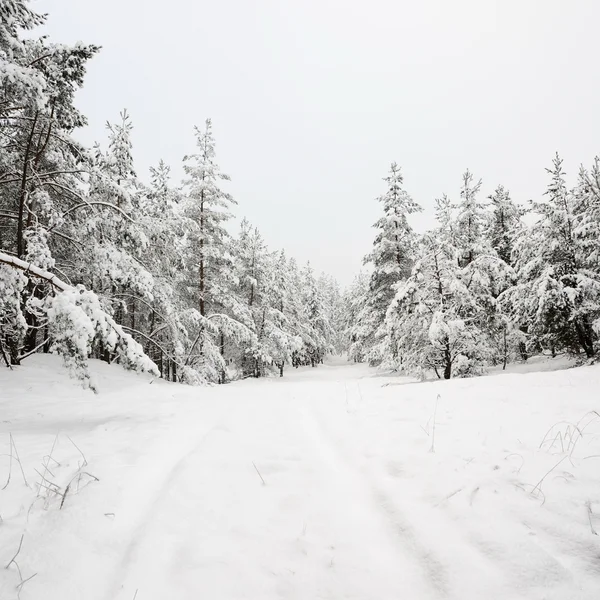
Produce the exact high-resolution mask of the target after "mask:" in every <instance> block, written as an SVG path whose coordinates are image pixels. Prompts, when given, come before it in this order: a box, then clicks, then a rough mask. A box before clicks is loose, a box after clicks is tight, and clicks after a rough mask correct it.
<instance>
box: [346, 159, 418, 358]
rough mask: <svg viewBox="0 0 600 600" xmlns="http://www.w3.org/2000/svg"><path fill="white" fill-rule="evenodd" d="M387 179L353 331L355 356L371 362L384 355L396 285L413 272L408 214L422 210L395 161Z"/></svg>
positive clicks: (367, 259) (412, 242)
mask: <svg viewBox="0 0 600 600" xmlns="http://www.w3.org/2000/svg"><path fill="white" fill-rule="evenodd" d="M384 181H385V182H386V184H387V191H386V193H385V194H383V195H382V196H380V197H379V198H378V201H379V202H380V203H381V204H382V206H383V216H382V217H381V218H380V219H379V220H378V221H377V222H376V223H375V225H374V227H375V228H376V229H377V230H378V233H377V236H376V237H375V241H374V243H373V250H372V251H371V252H370V253H369V254H368V255H367V256H366V257H365V260H364V262H365V264H367V265H371V267H372V272H371V279H370V283H369V292H368V296H367V301H366V303H365V305H364V308H363V310H362V311H361V312H360V314H359V318H358V324H357V327H356V330H355V333H354V336H355V338H356V341H355V342H354V348H355V349H354V355H355V356H364V357H366V359H367V360H368V361H369V363H370V364H378V363H380V362H381V360H382V358H383V357H382V353H383V352H384V350H383V349H384V347H385V330H384V328H383V324H384V321H385V314H386V311H387V309H388V307H389V305H390V303H391V301H392V299H393V297H394V293H395V291H394V286H395V285H396V284H397V283H398V282H400V281H402V280H403V279H406V277H408V275H409V274H410V269H411V266H412V260H413V248H414V234H413V231H412V228H411V227H410V225H409V223H408V218H407V217H408V215H410V214H412V213H415V212H417V211H420V210H421V208H420V207H419V205H418V204H416V203H415V202H414V201H413V200H412V198H411V197H410V196H409V195H408V193H407V192H406V191H405V190H404V188H403V183H404V180H403V177H402V173H401V171H400V167H399V166H398V165H397V164H396V163H392V165H391V167H390V173H389V175H388V176H387V177H386V178H385V179H384Z"/></svg>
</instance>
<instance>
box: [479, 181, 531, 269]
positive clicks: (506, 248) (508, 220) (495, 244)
mask: <svg viewBox="0 0 600 600" xmlns="http://www.w3.org/2000/svg"><path fill="white" fill-rule="evenodd" d="M489 199H490V203H491V208H492V214H491V217H490V221H489V226H488V231H487V236H488V238H489V243H490V245H491V247H492V249H493V250H494V251H495V252H496V254H497V255H498V257H499V258H501V259H502V260H503V261H504V262H505V263H506V264H508V265H512V263H513V258H512V251H513V248H514V245H515V241H516V240H517V239H518V237H519V235H520V234H521V230H522V226H523V223H522V221H521V219H522V217H523V215H524V214H525V211H524V210H523V209H522V208H521V207H519V206H517V204H515V202H514V201H513V199H512V198H511V197H510V193H509V191H508V190H507V189H505V188H504V186H502V185H499V186H498V187H497V188H496V189H495V191H494V193H493V194H492V195H491V196H490V197H489Z"/></svg>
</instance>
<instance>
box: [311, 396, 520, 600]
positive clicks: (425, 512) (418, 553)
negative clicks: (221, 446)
mask: <svg viewBox="0 0 600 600" xmlns="http://www.w3.org/2000/svg"><path fill="white" fill-rule="evenodd" d="M342 394H344V391H343V390H340V388H339V387H338V388H334V394H333V396H332V397H330V398H329V399H328V401H327V402H326V403H323V402H319V403H315V402H310V403H308V406H307V407H306V409H305V416H306V419H307V420H308V421H312V422H314V427H313V429H314V430H315V431H318V432H319V437H320V440H319V444H320V445H322V446H324V447H328V454H329V455H330V456H332V457H333V458H332V461H334V463H337V464H341V465H344V467H345V468H347V469H350V470H351V471H352V472H353V476H354V477H355V478H356V479H357V480H359V481H360V482H361V484H362V486H363V487H364V488H366V489H368V490H369V493H370V494H371V500H372V505H373V507H374V511H376V512H378V513H379V514H380V516H381V518H382V519H383V520H384V521H385V522H386V523H387V526H388V530H389V531H391V532H393V533H394V535H393V538H394V539H395V541H396V544H397V545H398V548H399V550H400V551H402V552H403V553H404V554H407V555H408V556H410V559H411V561H412V562H414V563H416V564H417V567H418V569H419V571H420V573H421V575H422V578H423V579H424V580H425V581H427V583H428V586H429V588H430V590H431V592H432V594H433V597H434V598H455V599H456V600H466V599H467V598H469V599H470V598H473V599H477V600H479V598H481V597H484V596H486V597H491V598H498V599H503V598H505V597H506V591H504V590H503V588H504V586H505V584H506V581H505V578H503V576H502V575H503V574H502V573H500V572H499V570H498V565H497V564H495V563H493V562H492V561H490V560H489V556H486V555H485V554H484V553H482V552H481V551H480V549H478V548H477V547H476V546H475V545H474V544H472V543H469V540H467V539H465V537H464V535H463V532H462V531H461V530H458V529H457V528H456V527H455V525H454V524H453V523H451V522H449V521H448V520H447V519H444V518H443V516H442V515H440V514H439V513H438V512H436V511H433V510H432V509H431V508H429V507H427V506H424V505H421V506H419V513H418V514H413V510H414V507H410V506H408V505H404V506H403V504H404V503H403V502H402V501H399V499H398V498H397V494H394V493H393V492H392V491H391V490H390V489H389V487H388V486H387V485H386V483H385V480H384V478H383V476H380V477H377V476H376V475H375V474H374V473H373V472H365V471H363V470H361V469H360V468H359V467H358V466H357V463H358V461H357V460H353V459H352V458H351V452H349V451H348V450H347V448H344V446H346V445H347V444H348V442H351V441H352V440H353V439H360V438H359V436H357V435H356V432H353V425H352V423H353V421H352V418H350V419H349V418H348V416H347V415H346V414H345V412H346V411H345V410H344V408H343V407H344V405H345V399H342ZM338 398H339V401H338ZM322 406H327V407H330V409H331V414H329V415H328V417H327V418H325V416H324V414H323V412H324V411H323V409H322V408H318V407H322ZM331 407H334V408H331ZM329 421H334V422H336V423H346V424H347V425H348V427H347V429H348V431H344V437H343V439H336V438H335V437H334V435H332V433H331V430H330V428H329V427H328V425H327V422H329ZM411 483H414V484H416V483H417V482H416V481H415V482H411V481H410V480H407V484H408V485H410V484H411ZM407 491H408V490H407ZM415 523H416V524H417V526H415V525H414V524H415ZM420 528H424V530H423V531H422V530H421V529H420ZM432 542H433V543H432ZM436 545H438V547H437V548H436ZM441 548H444V551H443V552H440V549H441ZM448 548H452V549H455V550H456V552H455V553H452V552H451V553H450V554H449V553H448ZM456 561H458V563H456ZM419 598H420V597H419ZM517 598H518V596H515V595H514V592H513V593H512V595H511V599H513V600H517Z"/></svg>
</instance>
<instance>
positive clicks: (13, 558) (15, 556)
mask: <svg viewBox="0 0 600 600" xmlns="http://www.w3.org/2000/svg"><path fill="white" fill-rule="evenodd" d="M24 537H25V534H24V533H23V534H21V540H20V541H19V547H18V548H17V552H16V554H15V555H14V556H13V557H12V558H11V559H10V561H9V563H8V564H7V565H6V567H4V568H5V569H8V568H9V567H10V565H12V564H13V563H15V565H16V564H17V562H16V560H15V559H16V558H17V556H19V552H21V546H22V545H23V538H24Z"/></svg>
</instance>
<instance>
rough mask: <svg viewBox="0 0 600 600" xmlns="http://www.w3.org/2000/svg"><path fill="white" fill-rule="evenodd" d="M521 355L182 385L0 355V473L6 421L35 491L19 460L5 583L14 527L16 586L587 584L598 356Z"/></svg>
mask: <svg viewBox="0 0 600 600" xmlns="http://www.w3.org/2000/svg"><path fill="white" fill-rule="evenodd" d="M536 365H537V367H538V368H539V371H540V372H531V373H507V374H503V375H493V376H488V377H480V378H476V379H463V380H455V381H449V382H427V383H413V382H412V381H411V380H409V379H403V378H399V377H391V376H386V375H381V374H378V373H376V372H375V371H373V370H371V369H369V368H367V367H365V366H363V365H348V364H344V363H343V361H337V362H336V363H335V364H328V365H324V366H319V367H318V368H316V369H311V368H304V369H298V370H294V369H288V370H287V371H286V375H285V377H284V378H283V379H279V378H270V379H262V380H246V381H243V382H239V383H235V384H231V385H227V386H217V387H213V388H193V387H186V386H182V385H177V384H170V383H166V382H164V381H161V380H157V379H154V380H153V379H152V378H151V377H150V376H142V375H136V374H133V373H129V372H125V371H122V370H121V369H119V368H118V367H114V366H109V365H106V364H103V363H99V362H93V364H92V369H93V371H94V375H95V377H96V380H97V381H98V386H99V389H100V393H99V394H98V395H94V394H93V393H92V392H90V391H89V390H82V389H81V388H80V387H79V385H78V383H77V382H75V381H71V380H69V379H68V377H67V376H66V374H65V372H64V369H63V367H62V366H61V363H60V361H59V360H58V359H57V358H56V357H53V356H41V355H38V356H34V357H31V358H30V359H28V360H27V361H25V363H24V365H23V366H22V367H18V368H16V369H15V370H14V371H9V370H8V369H5V368H3V369H0V487H1V486H3V485H4V484H5V483H6V479H7V477H8V474H9V467H10V458H9V457H10V454H11V446H10V435H11V434H12V439H13V440H14V447H15V448H16V450H17V452H18V453H19V457H20V459H21V463H22V466H23V470H24V474H25V478H26V480H27V482H28V484H29V486H30V487H27V486H26V485H25V483H24V482H23V476H22V474H21V471H20V468H19V464H18V463H17V462H15V461H14V460H13V463H12V470H10V473H11V478H10V481H9V483H8V485H7V486H6V488H5V489H3V490H2V491H0V516H1V517H2V521H1V522H0V598H1V599H2V600H12V599H13V598H17V597H18V591H17V589H16V586H17V585H18V583H19V581H21V579H20V576H19V573H18V571H17V569H16V567H15V564H14V563H13V564H11V566H10V567H9V568H8V569H5V568H4V567H5V566H6V565H7V564H8V563H9V561H10V560H11V558H12V557H13V555H14V554H15V553H16V552H17V548H18V546H19V540H20V539H21V536H22V535H23V543H22V547H21V550H20V552H19V554H18V556H17V558H16V562H17V563H18V566H19V568H20V571H21V577H22V579H23V580H25V579H27V578H28V577H30V576H31V575H34V574H35V576H34V577H33V579H30V580H29V581H27V582H26V583H25V584H24V585H23V586H22V588H21V590H20V598H21V599H22V600H28V599H44V600H55V599H56V600H59V599H60V600H71V599H73V600H87V599H90V600H121V599H123V600H132V599H133V598H136V600H153V599H161V600H165V599H168V598H174V599H175V598H176V599H177V600H186V599H190V600H192V599H194V600H196V599H207V600H208V599H210V600H221V599H223V600H226V599H227V600H230V599H242V598H243V599H257V600H258V599H260V600H270V599H276V598H277V599H297V600H308V599H357V600H358V599H361V600H363V599H373V600H375V599H377V600H381V599H384V600H387V599H390V600H392V599H400V598H405V599H407V600H421V599H423V600H425V599H438V598H439V599H443V598H449V599H455V600H459V599H460V600H481V599H482V598H486V599H488V600H491V599H503V600H507V599H509V600H513V599H514V600H519V599H529V600H532V599H533V600H535V599H540V600H542V599H544V600H554V599H561V600H564V599H569V600H578V599H586V600H588V599H589V600H592V599H594V600H597V599H598V598H600V537H599V536H598V535H596V534H595V533H594V531H595V530H600V417H598V416H597V415H596V414H595V413H593V412H590V411H594V410H599V411H600V367H597V366H589V367H579V368H573V369H563V370H558V371H548V370H547V369H548V368H552V366H553V363H552V361H548V360H546V361H544V362H542V363H535V362H534V363H533V366H532V367H531V368H536ZM556 365H558V366H561V367H564V366H565V364H564V361H563V362H561V361H560V359H559V360H558V361H557V362H556ZM526 370H528V369H526ZM438 395H439V399H437V398H438ZM436 404H437V407H436ZM434 414H435V418H434ZM434 430H435V433H434ZM547 432H548V433H547ZM544 440H545V441H544ZM542 442H543V443H542ZM432 444H433V448H432ZM75 445H76V446H77V447H78V448H79V449H80V450H81V453H83V455H84V456H85V462H86V464H85V465H84V464H83V462H84V458H83V456H82V454H81V453H80V451H79V450H78V449H77V447H76V446H75ZM540 445H541V447H540ZM53 446H54V448H53ZM52 448H53V449H52ZM51 450H52V452H51ZM432 450H433V451H432ZM50 453H51V454H52V458H51V459H50V460H49V459H48V458H44V457H48V456H49V455H50ZM44 464H47V465H48V471H46V470H45V467H44ZM38 472H39V473H41V474H43V475H44V476H45V479H46V480H47V482H49V483H47V485H48V486H49V487H52V485H51V484H55V485H56V486H58V487H59V488H60V492H61V493H62V492H63V491H64V489H65V487H66V485H67V484H68V483H69V482H70V481H71V482H72V483H71V485H70V488H69V492H67V494H66V497H65V498H64V503H63V506H62V508H61V507H60V505H61V501H62V498H61V497H60V496H59V494H58V493H50V494H47V493H46V492H45V490H44V489H42V493H41V494H40V497H38V491H37V483H38V482H40V481H41V475H40V474H39V473H38ZM84 472H85V474H84ZM78 473H80V475H81V476H79V475H78ZM91 475H93V476H94V477H96V478H98V480H99V481H96V480H94V479H93V478H92V477H91ZM263 479H264V483H263V481H262V480H263Z"/></svg>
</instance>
